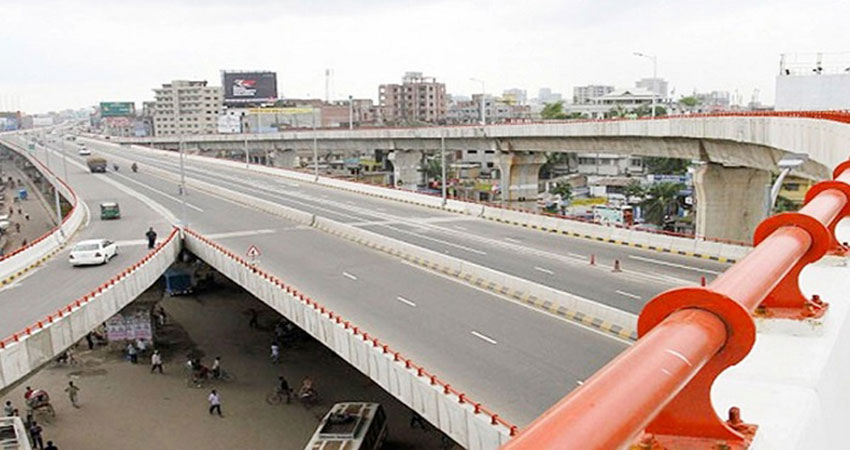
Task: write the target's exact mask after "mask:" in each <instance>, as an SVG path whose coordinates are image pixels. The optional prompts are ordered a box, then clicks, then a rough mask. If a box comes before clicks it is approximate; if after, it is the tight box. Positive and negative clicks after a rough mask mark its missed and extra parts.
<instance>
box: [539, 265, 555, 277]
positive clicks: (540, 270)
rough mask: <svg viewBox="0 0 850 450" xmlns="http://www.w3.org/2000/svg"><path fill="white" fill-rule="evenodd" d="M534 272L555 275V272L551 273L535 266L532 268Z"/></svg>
mask: <svg viewBox="0 0 850 450" xmlns="http://www.w3.org/2000/svg"><path fill="white" fill-rule="evenodd" d="M534 270H536V271H538V272H543V273H546V274H549V275H554V274H555V272H552V271H551V270H549V269H544V268H543V267H536V266H535V267H534Z"/></svg>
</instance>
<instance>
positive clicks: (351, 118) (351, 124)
mask: <svg viewBox="0 0 850 450" xmlns="http://www.w3.org/2000/svg"><path fill="white" fill-rule="evenodd" d="M348 129H349V130H353V129H354V97H353V96H351V95H349V96H348Z"/></svg>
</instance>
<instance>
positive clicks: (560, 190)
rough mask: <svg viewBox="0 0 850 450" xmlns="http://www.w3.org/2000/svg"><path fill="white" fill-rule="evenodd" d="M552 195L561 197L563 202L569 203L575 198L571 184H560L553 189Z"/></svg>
mask: <svg viewBox="0 0 850 450" xmlns="http://www.w3.org/2000/svg"><path fill="white" fill-rule="evenodd" d="M551 192H552V194H555V195H560V196H561V200H564V201H569V200H570V199H572V198H573V187H572V186H570V183H558V185H557V186H555V187H554V188H552V191H551Z"/></svg>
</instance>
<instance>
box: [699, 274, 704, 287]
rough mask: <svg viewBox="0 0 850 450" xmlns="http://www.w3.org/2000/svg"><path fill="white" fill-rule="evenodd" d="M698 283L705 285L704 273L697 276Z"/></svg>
mask: <svg viewBox="0 0 850 450" xmlns="http://www.w3.org/2000/svg"><path fill="white" fill-rule="evenodd" d="M699 285H700V286H705V275H703V276H701V277H699Z"/></svg>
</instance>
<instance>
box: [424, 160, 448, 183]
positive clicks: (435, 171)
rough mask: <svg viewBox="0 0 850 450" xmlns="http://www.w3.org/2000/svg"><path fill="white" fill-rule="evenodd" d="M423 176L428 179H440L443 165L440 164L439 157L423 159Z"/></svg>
mask: <svg viewBox="0 0 850 450" xmlns="http://www.w3.org/2000/svg"><path fill="white" fill-rule="evenodd" d="M422 170H424V171H425V176H426V177H427V178H428V180H441V179H442V178H443V166H442V164H440V159H439V158H431V159H428V160H427V161H425V167H423V168H422Z"/></svg>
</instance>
